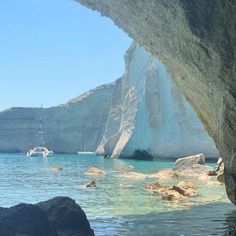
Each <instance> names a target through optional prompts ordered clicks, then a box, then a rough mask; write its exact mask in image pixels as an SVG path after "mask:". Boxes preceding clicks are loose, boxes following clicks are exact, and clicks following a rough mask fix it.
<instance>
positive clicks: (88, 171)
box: [85, 167, 107, 175]
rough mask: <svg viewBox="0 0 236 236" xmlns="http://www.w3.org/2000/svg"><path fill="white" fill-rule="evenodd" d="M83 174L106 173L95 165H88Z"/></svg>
mask: <svg viewBox="0 0 236 236" xmlns="http://www.w3.org/2000/svg"><path fill="white" fill-rule="evenodd" d="M85 174H86V175H106V174H107V173H106V172H105V171H104V170H102V169H99V168H97V167H90V168H89V169H88V170H87V172H86V173H85Z"/></svg>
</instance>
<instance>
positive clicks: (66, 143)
mask: <svg viewBox="0 0 236 236" xmlns="http://www.w3.org/2000/svg"><path fill="white" fill-rule="evenodd" d="M113 89H114V84H109V85H104V86H100V87H98V88H96V89H94V90H91V91H89V92H87V93H85V94H83V95H81V96H79V97H78V98H75V99H73V100H71V101H69V102H68V103H66V104H63V105H60V106H57V107H52V108H47V109H43V111H42V110H41V109H39V108H12V109H9V110H6V111H3V112H0V152H26V150H28V149H29V148H31V147H34V146H37V145H38V144H39V136H38V135H37V132H38V128H39V119H40V117H41V116H42V119H43V123H44V126H45V132H46V135H45V141H46V146H47V147H48V148H50V149H53V150H54V151H55V152H62V153H73V152H77V151H95V150H96V148H97V146H98V144H99V143H100V141H101V138H102V135H103V133H104V127H105V124H106V121H107V117H108V112H109V109H110V106H111V99H112V94H113Z"/></svg>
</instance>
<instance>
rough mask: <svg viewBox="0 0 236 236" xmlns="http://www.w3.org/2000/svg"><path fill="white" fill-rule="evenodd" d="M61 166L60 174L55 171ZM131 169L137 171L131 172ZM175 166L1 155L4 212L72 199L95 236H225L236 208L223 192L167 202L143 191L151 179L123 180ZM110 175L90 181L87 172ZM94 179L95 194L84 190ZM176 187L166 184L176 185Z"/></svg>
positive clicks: (209, 189) (214, 189)
mask: <svg viewBox="0 0 236 236" xmlns="http://www.w3.org/2000/svg"><path fill="white" fill-rule="evenodd" d="M55 165H59V166H61V167H63V170H62V171H58V172H55V171H51V170H50V169H49V167H50V166H55ZM130 165H132V166H133V167H134V169H132V170H130ZM172 165H173V163H171V162H145V161H134V160H125V161H124V160H110V159H104V158H102V157H96V156H91V155H54V156H52V157H50V158H48V159H44V158H40V157H33V158H27V157H26V156H25V155H23V154H22V155H21V154H0V206H3V207H6V206H12V205H15V204H18V203H21V202H27V203H36V202H38V201H43V200H47V199H49V198H52V197H54V196H69V197H71V198H73V199H75V200H76V202H77V203H78V204H79V205H80V206H81V207H82V208H83V210H84V211H85V212H86V214H87V217H88V218H89V221H90V223H91V225H92V227H93V229H94V230H95V234H96V235H97V236H113V235H119V236H139V235H140V236H142V235H143V236H152V235H181V236H183V235H224V233H225V232H226V231H227V230H228V229H231V228H232V227H233V226H234V222H236V207H235V206H234V205H232V204H231V203H229V201H228V200H227V197H226V195H225V191H224V186H223V185H221V184H218V183H215V182H198V183H197V187H198V192H199V195H198V196H197V197H195V198H192V199H191V200H189V201H188V202H184V203H173V202H167V201H163V200H162V199H161V198H160V197H159V196H157V195H154V194H152V193H151V192H149V191H147V190H145V189H144V188H143V186H144V185H145V184H146V183H149V182H152V181H153V180H152V179H148V178H146V179H131V178H125V177H122V176H121V174H122V173H126V172H128V171H135V172H142V173H146V174H150V173H155V172H157V171H158V170H160V169H163V168H169V167H171V166H172ZM92 166H95V167H99V168H102V169H104V170H105V171H106V172H107V175H106V176H104V177H95V176H88V175H85V174H84V173H85V172H86V170H87V169H88V168H89V167H92ZM93 179H95V180H96V182H97V188H96V189H86V188H85V187H84V185H85V184H86V183H88V182H89V181H91V180H93ZM172 181H173V182H170V181H168V182H166V183H170V184H174V183H175V181H180V180H172Z"/></svg>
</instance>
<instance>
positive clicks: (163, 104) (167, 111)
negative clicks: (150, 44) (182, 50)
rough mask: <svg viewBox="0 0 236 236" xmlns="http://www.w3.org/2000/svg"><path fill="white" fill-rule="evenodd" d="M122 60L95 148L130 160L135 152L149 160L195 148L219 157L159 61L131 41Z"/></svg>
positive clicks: (194, 151) (194, 149)
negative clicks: (122, 70) (121, 70)
mask: <svg viewBox="0 0 236 236" xmlns="http://www.w3.org/2000/svg"><path fill="white" fill-rule="evenodd" d="M125 60H126V71H125V74H124V76H123V77H122V78H121V79H120V80H119V81H117V82H116V89H115V91H116V93H115V94H114V97H113V104H112V107H111V110H110V113H109V118H108V121H107V124H106V128H105V133H104V136H103V139H102V142H101V145H100V146H99V147H98V152H99V153H101V154H104V155H109V156H111V157H117V156H119V157H132V158H137V154H138V153H139V152H138V153H137V151H146V152H147V153H148V154H150V155H151V156H153V157H154V158H155V157H156V158H157V157H160V158H172V157H181V156H186V155H192V154H196V153H199V152H203V153H204V154H205V155H206V156H209V157H216V156H218V151H217V149H216V147H215V145H214V143H213V141H212V139H211V138H210V137H209V135H208V134H207V132H206V130H205V128H204V127H203V125H202V124H201V122H200V120H199V119H198V117H197V115H196V113H195V112H194V110H193V109H192V107H191V106H190V104H189V103H188V102H187V101H186V99H185V98H184V97H183V95H181V94H180V92H179V91H178V89H177V87H176V85H175V84H174V82H172V80H171V79H170V77H169V75H168V73H167V71H166V68H165V67H164V65H163V64H161V63H160V61H158V60H157V59H156V58H154V57H153V56H152V55H151V54H150V53H148V52H147V51H146V50H145V49H144V48H142V47H140V46H138V44H136V43H133V45H132V47H131V48H130V49H129V50H128V51H127V53H126V56H125ZM144 158H145V157H144Z"/></svg>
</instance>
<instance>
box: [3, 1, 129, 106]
mask: <svg viewBox="0 0 236 236" xmlns="http://www.w3.org/2000/svg"><path fill="white" fill-rule="evenodd" d="M0 29H1V31H0V81H1V85H0V110H3V109H6V108H9V107H13V106H14V107H15V106H27V107H29V106H40V105H41V104H44V106H45V107H48V106H52V105H57V104H61V103H64V102H66V101H67V100H68V99H71V98H73V97H75V96H78V95H79V94H81V93H83V92H85V91H87V90H89V89H91V88H94V87H96V86H98V85H100V84H104V83H108V82H112V81H114V80H115V79H117V78H118V77H120V76H121V75H122V73H123V72H124V59H123V56H124V53H125V51H126V50H127V49H128V47H129V46H130V44H131V39H130V38H129V37H128V36H127V34H126V33H124V32H123V31H122V30H121V29H119V28H118V27H116V26H115V25H114V23H113V22H112V21H111V20H110V19H108V18H105V17H101V16H100V14H99V13H97V12H94V11H91V10H89V9H87V8H85V7H83V6H81V5H79V4H78V3H76V2H74V1H72V0H20V1H19V0H11V1H1V3H0Z"/></svg>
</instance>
